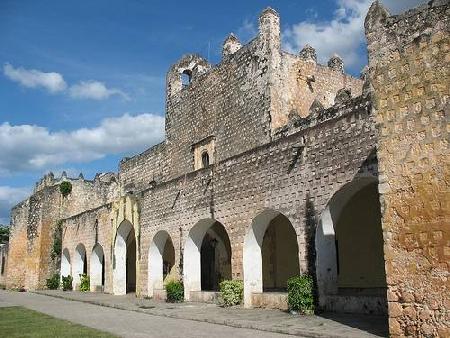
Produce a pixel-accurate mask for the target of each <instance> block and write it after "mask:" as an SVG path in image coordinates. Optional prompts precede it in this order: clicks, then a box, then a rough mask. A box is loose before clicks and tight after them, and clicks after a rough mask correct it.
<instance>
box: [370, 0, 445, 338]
mask: <svg viewBox="0 0 450 338" xmlns="http://www.w3.org/2000/svg"><path fill="white" fill-rule="evenodd" d="M449 24H450V6H449V2H448V1H430V2H429V3H428V4H426V5H423V6H421V7H419V8H417V9H414V10H411V11H408V12H406V13H404V14H402V15H399V16H392V17H390V16H389V13H388V12H387V11H386V10H385V9H384V8H383V7H382V6H381V5H380V4H378V3H374V4H373V5H372V7H371V9H370V11H369V13H368V16H367V18H366V24H365V25H366V36H367V40H368V48H369V66H370V77H371V81H372V85H373V88H374V94H375V107H376V117H377V124H378V126H379V135H380V136H379V140H378V161H379V171H380V177H379V179H380V185H379V190H380V193H381V202H382V214H383V218H382V224H383V232H384V241H385V245H384V251H385V260H386V273H387V284H388V301H389V329H390V334H391V336H393V337H398V336H419V337H438V336H439V337H449V336H450V328H449V327H450V318H449V315H450V293H449V277H450V276H449V269H450V249H449V243H450V165H449V164H450V156H449V152H448V141H449V129H448V123H449V116H450V109H449V108H450V107H449V83H450V82H449V78H450V77H449V69H450V51H449V45H450V39H449V29H450V25H449Z"/></svg>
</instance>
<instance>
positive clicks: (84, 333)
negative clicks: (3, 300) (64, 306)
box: [0, 306, 116, 338]
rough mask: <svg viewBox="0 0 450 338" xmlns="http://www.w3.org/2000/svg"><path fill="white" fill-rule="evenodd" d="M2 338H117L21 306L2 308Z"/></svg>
mask: <svg viewBox="0 0 450 338" xmlns="http://www.w3.org/2000/svg"><path fill="white" fill-rule="evenodd" d="M0 333H1V336H2V337H9V338H15V337H30V338H34V337H105V338H106V337H116V336H114V335H112V334H109V333H106V332H102V331H98V330H95V329H91V328H88V327H85V326H82V325H78V324H74V323H71V322H69V321H66V320H61V319H57V318H54V317H51V316H48V315H46V314H43V313H40V312H36V311H33V310H29V309H26V308H23V307H20V306H15V307H4V308H0Z"/></svg>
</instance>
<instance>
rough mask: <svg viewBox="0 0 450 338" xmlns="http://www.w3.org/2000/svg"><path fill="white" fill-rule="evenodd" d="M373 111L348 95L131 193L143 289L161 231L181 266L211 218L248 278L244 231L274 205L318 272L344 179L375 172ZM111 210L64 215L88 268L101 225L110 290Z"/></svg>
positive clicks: (68, 237)
mask: <svg viewBox="0 0 450 338" xmlns="http://www.w3.org/2000/svg"><path fill="white" fill-rule="evenodd" d="M371 111H372V108H371V102H370V98H369V97H358V98H355V99H352V100H349V101H347V102H345V103H342V104H340V105H336V106H334V107H331V108H330V109H328V110H324V111H321V112H320V114H319V117H318V118H317V119H314V120H310V121H309V122H304V124H302V125H298V126H292V128H293V131H292V133H289V131H285V132H286V135H287V136H285V137H279V138H278V139H277V140H276V141H274V142H272V143H270V144H266V145H262V146H260V147H257V148H255V149H253V150H250V151H247V152H243V153H242V154H239V155H235V156H232V157H230V158H228V159H226V160H223V161H221V162H218V163H215V164H214V165H212V166H210V167H208V168H205V169H200V170H197V171H194V172H190V173H187V174H186V175H182V176H180V177H178V178H175V179H172V180H169V181H167V182H161V183H157V184H155V185H154V186H152V187H148V188H146V189H144V190H142V191H141V192H137V193H134V194H133V195H131V196H133V198H134V199H136V200H137V203H138V204H139V209H140V219H139V225H138V226H139V229H135V231H136V232H137V233H139V236H137V245H138V250H139V254H138V257H137V260H138V265H139V269H138V270H139V276H138V290H137V293H138V294H140V295H146V294H147V293H146V292H147V282H148V280H147V277H148V254H149V253H148V251H149V247H150V243H151V241H152V239H153V237H154V235H155V234H156V233H157V232H158V231H159V230H165V231H167V232H168V233H169V235H170V237H171V240H172V242H173V245H174V248H175V259H176V263H175V264H176V266H177V267H178V269H181V267H182V254H183V248H184V245H185V242H186V239H187V236H188V234H189V231H190V230H191V229H192V227H193V226H194V225H195V224H196V223H197V222H198V221H200V220H201V219H205V218H214V219H215V220H217V221H219V222H221V223H222V224H223V225H224V227H225V229H226V231H227V233H228V236H229V237H230V242H231V249H232V262H231V263H232V275H233V278H238V279H242V278H243V271H242V252H243V241H244V236H245V234H246V233H247V231H248V229H249V226H250V225H251V223H252V220H253V219H254V218H255V217H256V216H257V215H258V214H259V213H261V212H262V211H263V210H265V209H268V208H269V209H274V210H276V211H279V212H281V213H283V214H284V215H285V216H287V217H288V219H289V220H290V221H291V223H292V225H293V226H294V228H295V231H296V233H297V242H298V245H299V261H300V267H301V270H302V271H310V272H314V266H313V265H314V233H315V225H316V221H317V218H318V217H320V214H321V212H322V210H323V209H324V207H325V206H326V205H327V203H328V202H329V200H330V199H331V197H332V196H333V194H334V193H335V192H336V191H338V190H339V189H340V188H342V187H343V186H344V185H345V184H347V183H349V182H351V181H352V180H354V179H355V178H358V177H359V176H376V175H377V162H376V156H375V144H376V136H377V134H376V129H375V124H374V122H373V115H372V114H371ZM299 149H302V150H299ZM297 151H301V153H297ZM145 175H146V173H145V172H143V173H142V176H144V177H145ZM137 179H138V180H139V178H137ZM108 208H109V207H108V206H104V207H101V208H99V209H96V210H92V211H87V212H85V213H83V214H81V215H76V216H74V217H71V218H70V219H67V220H65V229H66V230H65V233H64V239H63V247H64V248H67V249H68V250H69V252H70V255H71V257H73V255H74V253H75V248H76V246H77V245H78V244H79V243H83V244H84V245H85V247H86V251H87V255H88V257H87V261H88V265H89V261H90V255H91V252H92V247H93V245H94V244H95V243H96V240H95V236H96V232H95V231H94V229H95V228H94V224H96V222H97V224H98V234H101V236H100V235H99V237H98V243H100V244H101V245H102V247H103V249H104V253H105V258H106V267H107V268H106V269H107V270H106V273H107V278H106V286H105V290H106V291H108V290H112V284H111V283H112V275H111V274H112V271H111V270H110V266H108V265H109V264H110V263H109V262H110V261H109V260H110V259H111V257H112V251H111V250H112V245H113V242H114V229H113V225H112V219H113V218H114V217H113V215H112V214H113V213H112V212H111V211H110V210H112V211H113V209H114V207H112V209H108ZM117 225H118V224H116V226H117ZM108 236H111V237H110V238H108ZM178 273H180V271H178Z"/></svg>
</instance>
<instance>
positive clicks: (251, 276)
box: [243, 209, 300, 307]
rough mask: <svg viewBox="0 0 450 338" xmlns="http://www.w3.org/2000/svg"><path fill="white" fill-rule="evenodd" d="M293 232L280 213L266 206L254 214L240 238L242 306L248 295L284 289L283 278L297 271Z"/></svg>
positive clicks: (247, 300) (297, 261) (248, 299)
mask: <svg viewBox="0 0 450 338" xmlns="http://www.w3.org/2000/svg"><path fill="white" fill-rule="evenodd" d="M298 257H299V256H298V243H297V234H296V232H295V229H294V227H293V226H292V224H291V222H290V221H289V219H288V218H287V217H286V216H285V215H283V214H282V213H280V212H278V211H276V210H272V209H266V210H264V211H262V212H261V213H260V214H258V215H257V216H256V217H255V218H254V219H253V222H252V224H251V226H250V227H249V229H248V232H247V234H246V236H245V238H244V252H243V267H244V305H245V306H246V307H251V306H252V295H253V294H254V293H262V292H266V291H282V292H284V291H286V287H287V280H288V279H289V278H290V277H293V276H295V275H298V274H299V273H300V264H299V258H298Z"/></svg>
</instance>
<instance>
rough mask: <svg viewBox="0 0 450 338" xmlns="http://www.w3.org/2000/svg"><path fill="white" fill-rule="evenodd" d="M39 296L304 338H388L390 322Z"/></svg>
mask: <svg viewBox="0 0 450 338" xmlns="http://www.w3.org/2000/svg"><path fill="white" fill-rule="evenodd" d="M37 293H39V294H43V295H47V296H52V297H57V298H63V299H68V300H73V301H80V302H85V303H90V304H95V305H101V306H106V307H112V308H116V309H122V310H128V311H137V312H141V313H146V314H150V315H155V316H163V317H169V318H177V319H188V320H194V321H199V322H206V323H213V324H220V325H226V326H231V327H235V328H247V329H255V330H260V331H267V332H274V333H283V334H288V335H295V336H301V337H348V338H352V337H355V338H356V337H387V335H388V333H387V324H386V321H387V319H386V318H385V317H380V316H367V315H353V314H328V313H326V314H322V315H320V316H300V315H292V314H289V313H287V312H283V311H279V310H267V309H244V308H242V307H232V308H223V307H220V306H217V305H215V304H206V303H189V302H185V303H178V304H172V303H165V302H159V301H154V300H151V299H140V298H136V297H134V295H133V294H129V295H126V296H113V295H110V294H104V293H90V292H88V293H82V292H77V291H71V292H68V291H66V292H63V291H59V290H45V291H38V292H37Z"/></svg>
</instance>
